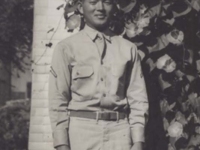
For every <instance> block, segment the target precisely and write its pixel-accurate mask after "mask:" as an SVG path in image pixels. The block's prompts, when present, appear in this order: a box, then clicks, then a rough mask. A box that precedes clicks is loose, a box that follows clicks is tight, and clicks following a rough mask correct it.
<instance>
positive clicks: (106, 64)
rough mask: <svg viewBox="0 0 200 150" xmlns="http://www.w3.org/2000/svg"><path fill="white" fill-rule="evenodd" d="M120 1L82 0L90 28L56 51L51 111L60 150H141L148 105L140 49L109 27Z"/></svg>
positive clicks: (53, 66)
mask: <svg viewBox="0 0 200 150" xmlns="http://www.w3.org/2000/svg"><path fill="white" fill-rule="evenodd" d="M113 8H114V0H82V1H81V2H80V3H79V6H78V9H79V11H80V12H81V13H83V15H84V17H85V22H86V26H85V28H84V29H83V30H82V31H80V32H79V33H77V34H75V35H73V36H71V37H69V38H67V39H65V40H63V41H61V42H60V43H59V44H58V45H57V47H56V48H55V51H54V55H53V59H52V67H51V74H50V80H49V110H50V118H51V122H52V129H53V139H54V146H55V148H56V149H57V150H130V149H131V150H141V149H142V143H143V142H144V126H145V114H147V110H148V101H147V95H146V89H145V83H144V79H143V76H142V72H141V66H140V60H139V58H138V55H137V49H136V46H135V45H133V44H132V43H130V42H128V41H127V40H125V39H123V38H121V37H118V36H115V35H114V34H112V33H111V32H110V31H109V28H108V24H109V21H110V18H111V16H112V14H113Z"/></svg>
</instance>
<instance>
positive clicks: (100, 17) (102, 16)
mask: <svg viewBox="0 0 200 150" xmlns="http://www.w3.org/2000/svg"><path fill="white" fill-rule="evenodd" d="M95 16H96V17H97V18H98V19H104V18H106V15H105V14H97V15H95Z"/></svg>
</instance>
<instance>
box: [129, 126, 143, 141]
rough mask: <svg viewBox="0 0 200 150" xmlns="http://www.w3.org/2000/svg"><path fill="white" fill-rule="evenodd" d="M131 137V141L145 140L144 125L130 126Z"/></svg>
mask: <svg viewBox="0 0 200 150" xmlns="http://www.w3.org/2000/svg"><path fill="white" fill-rule="evenodd" d="M131 137H132V141H133V143H136V142H145V138H144V127H132V128H131Z"/></svg>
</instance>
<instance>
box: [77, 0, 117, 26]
mask: <svg viewBox="0 0 200 150" xmlns="http://www.w3.org/2000/svg"><path fill="white" fill-rule="evenodd" d="M113 7H114V0H82V4H81V6H80V11H81V12H82V13H83V15H84V17H85V21H86V24H87V25H88V26H90V27H91V28H93V29H96V30H104V29H105V28H106V27H107V25H108V23H109V20H110V17H111V14H112V12H113Z"/></svg>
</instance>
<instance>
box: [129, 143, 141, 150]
mask: <svg viewBox="0 0 200 150" xmlns="http://www.w3.org/2000/svg"><path fill="white" fill-rule="evenodd" d="M142 149H143V143H142V142H136V143H134V145H133V146H132V148H131V150H142Z"/></svg>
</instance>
